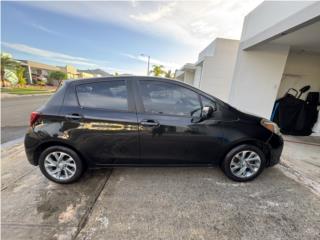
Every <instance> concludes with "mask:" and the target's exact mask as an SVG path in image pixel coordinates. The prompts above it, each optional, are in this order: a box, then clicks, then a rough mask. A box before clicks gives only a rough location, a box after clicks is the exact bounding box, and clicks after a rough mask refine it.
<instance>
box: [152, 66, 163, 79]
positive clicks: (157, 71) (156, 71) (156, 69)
mask: <svg viewBox="0 0 320 240" xmlns="http://www.w3.org/2000/svg"><path fill="white" fill-rule="evenodd" d="M150 72H151V73H153V75H154V76H156V77H159V76H163V75H164V74H166V71H165V70H164V66H163V65H153V66H152V70H151V71H150Z"/></svg>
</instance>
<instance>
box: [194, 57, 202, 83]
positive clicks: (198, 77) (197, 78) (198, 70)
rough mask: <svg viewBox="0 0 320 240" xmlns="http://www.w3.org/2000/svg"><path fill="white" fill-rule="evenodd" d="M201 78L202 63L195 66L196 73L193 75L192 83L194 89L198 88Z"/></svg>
mask: <svg viewBox="0 0 320 240" xmlns="http://www.w3.org/2000/svg"><path fill="white" fill-rule="evenodd" d="M201 77H202V63H199V64H198V65H197V66H196V71H195V73H194V81H193V86H194V87H196V88H199V86H200V81H201Z"/></svg>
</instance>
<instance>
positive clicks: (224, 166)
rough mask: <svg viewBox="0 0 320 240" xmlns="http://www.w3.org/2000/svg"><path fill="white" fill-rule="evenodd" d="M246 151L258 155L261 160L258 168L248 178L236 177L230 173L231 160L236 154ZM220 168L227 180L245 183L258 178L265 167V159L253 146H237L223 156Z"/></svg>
mask: <svg viewBox="0 0 320 240" xmlns="http://www.w3.org/2000/svg"><path fill="white" fill-rule="evenodd" d="M246 150H249V151H253V152H255V153H256V154H258V155H259V157H260V160H261V164H260V168H259V170H258V171H257V172H256V173H255V174H253V175H252V176H250V177H238V176H236V175H234V174H233V173H232V171H231V166H230V164H231V161H232V158H233V157H234V156H235V155H236V154H238V153H240V152H242V151H246ZM220 166H221V168H222V170H223V172H224V173H225V175H226V176H227V177H228V178H230V179H232V180H234V181H237V182H247V181H251V180H253V179H255V178H256V177H258V176H259V175H260V174H261V172H262V171H263V169H264V168H265V166H266V157H265V154H264V153H263V152H262V151H261V150H260V149H259V148H258V147H256V146H253V145H249V144H243V145H239V146H237V147H234V148H233V149H231V150H230V151H229V152H228V153H227V155H226V156H225V158H224V160H223V161H222V162H221V165H220Z"/></svg>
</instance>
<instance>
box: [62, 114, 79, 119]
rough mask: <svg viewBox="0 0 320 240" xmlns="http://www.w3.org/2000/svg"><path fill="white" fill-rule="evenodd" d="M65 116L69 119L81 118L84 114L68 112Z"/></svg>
mask: <svg viewBox="0 0 320 240" xmlns="http://www.w3.org/2000/svg"><path fill="white" fill-rule="evenodd" d="M65 117H66V118H67V119H72V120H80V119H81V118H82V115H80V114H78V113H72V114H67V115H66V116H65Z"/></svg>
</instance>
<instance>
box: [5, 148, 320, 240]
mask: <svg viewBox="0 0 320 240" xmlns="http://www.w3.org/2000/svg"><path fill="white" fill-rule="evenodd" d="M282 171H283V169H282V167H281V166H277V167H274V168H270V169H267V170H266V171H265V172H264V173H263V174H262V175H261V176H260V177H259V178H258V179H256V180H255V181H253V182H250V183H236V182H232V181H230V180H229V179H227V178H226V177H225V176H224V175H223V174H222V173H221V171H220V169H219V168H118V169H114V170H112V171H111V170H99V171H90V172H87V173H86V174H85V175H84V177H83V178H82V179H81V181H79V182H77V183H75V184H70V185H58V184H54V183H52V182H50V181H48V180H46V179H45V178H44V177H43V176H42V175H41V173H40V171H39V169H38V168H35V167H32V166H31V165H29V164H28V163H27V160H26V159H25V155H24V152H23V147H22V145H16V146H14V147H11V148H7V149H3V150H2V171H1V178H2V186H1V187H2V203H1V208H2V209H1V210H2V216H1V224H2V228H1V235H2V238H3V239H15V240H16V239H112V240H116V239H272V240H274V239H319V238H320V201H319V197H318V196H317V195H315V194H313V193H312V192H311V191H310V190H309V189H307V188H306V187H304V186H303V185H301V184H300V183H298V182H296V181H294V180H292V179H291V178H288V177H287V176H286V175H285V174H284V173H283V172H282Z"/></svg>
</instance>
